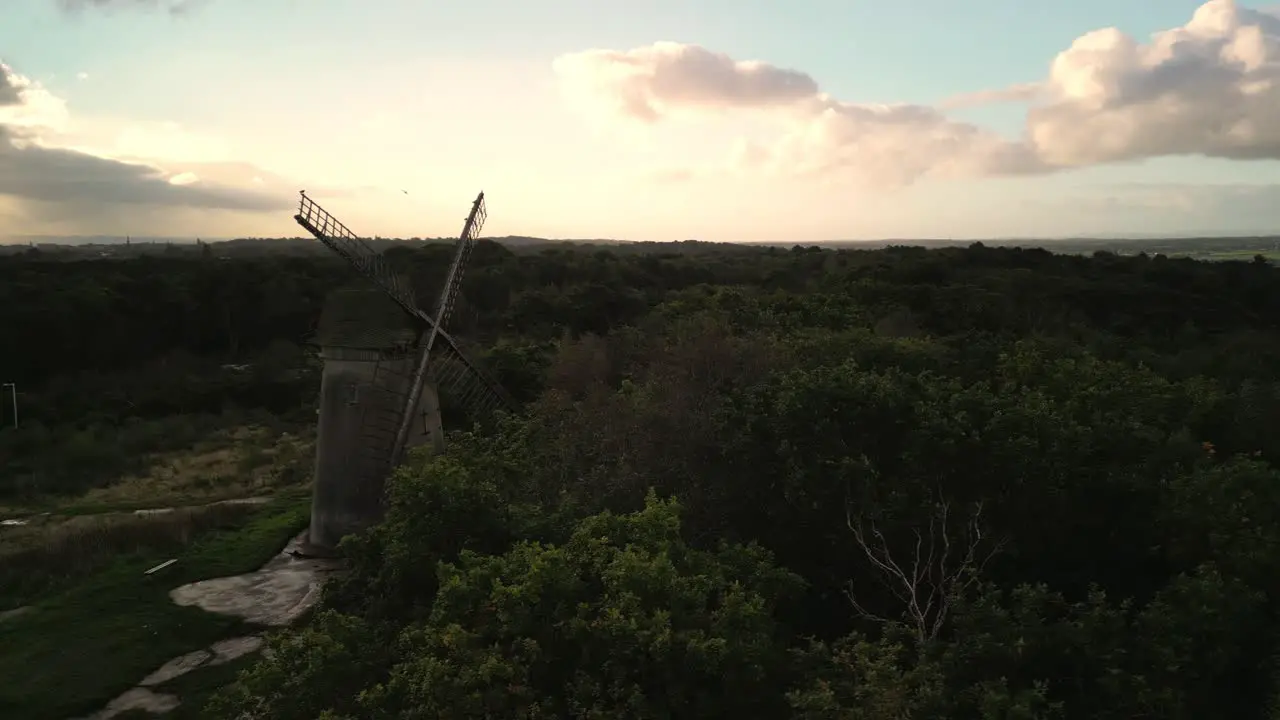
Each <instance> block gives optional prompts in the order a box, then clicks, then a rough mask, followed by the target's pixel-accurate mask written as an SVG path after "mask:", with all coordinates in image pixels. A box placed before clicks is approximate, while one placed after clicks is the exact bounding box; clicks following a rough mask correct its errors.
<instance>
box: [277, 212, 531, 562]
mask: <svg viewBox="0 0 1280 720" xmlns="http://www.w3.org/2000/svg"><path fill="white" fill-rule="evenodd" d="M301 195H302V199H301V201H300V203H299V206H298V214H297V215H295V216H294V220H296V221H297V222H298V224H299V225H301V226H302V227H304V228H306V230H307V231H308V232H310V233H311V234H312V235H314V236H315V237H316V239H318V240H319V241H320V242H322V243H324V244H325V245H326V246H327V247H328V248H329V249H330V250H332V251H333V252H334V253H336V254H337V255H338V256H339V257H341V258H342V259H344V260H346V261H347V262H348V263H350V264H351V266H352V267H354V268H355V269H356V271H357V272H358V273H359V274H360V275H361V276H362V277H363V278H364V279H365V280H367V281H368V282H369V283H371V284H372V286H373V287H372V288H370V289H368V290H366V291H364V292H363V293H357V292H350V291H349V292H347V293H334V294H333V295H331V296H330V300H329V302H328V303H327V305H326V308H325V312H324V314H322V316H321V325H322V334H323V336H321V337H320V338H319V344H320V345H321V348H322V349H321V357H322V358H323V359H324V374H323V379H322V381H321V391H320V411H319V414H320V422H319V430H318V432H317V438H316V472H315V485H314V494H313V497H312V505H311V530H310V533H309V542H308V546H309V550H310V551H312V552H313V553H315V554H322V553H324V552H326V551H330V550H332V548H333V547H334V546H336V545H337V542H338V541H339V540H340V539H341V538H342V536H344V535H346V534H348V533H350V532H354V531H357V530H360V529H362V528H363V527H366V526H368V525H369V524H371V523H373V522H376V521H377V519H378V518H379V517H380V515H381V505H382V489H383V485H384V484H385V482H386V478H387V475H388V474H389V473H390V472H391V470H392V469H393V468H394V467H395V466H396V465H397V464H399V463H400V461H401V460H403V458H404V454H405V451H406V450H407V449H408V448H410V447H414V446H416V445H420V444H424V443H431V444H433V445H434V446H435V447H436V448H437V449H439V448H441V447H443V434H442V430H441V419H440V404H439V396H440V395H439V394H440V393H441V392H445V393H447V394H449V396H450V397H451V398H452V399H453V400H454V401H455V402H457V404H458V405H459V406H460V407H461V408H462V409H463V410H465V411H466V412H467V413H468V414H469V415H470V416H471V417H473V418H476V417H481V416H483V415H485V414H487V413H489V412H492V411H493V410H495V409H498V408H503V407H505V408H513V407H514V405H515V404H514V402H513V401H512V399H511V396H510V395H508V394H507V392H506V391H505V390H504V389H503V387H502V386H501V385H499V384H498V382H497V381H496V380H494V379H493V378H492V377H491V376H490V375H489V374H487V373H486V372H485V371H484V370H483V369H482V368H481V367H480V366H479V365H478V364H476V363H475V362H474V361H473V360H472V359H471V358H470V357H469V356H468V355H467V354H466V353H465V352H464V351H463V350H462V348H460V347H459V345H458V342H457V341H456V340H455V339H454V338H453V336H451V335H450V334H449V333H448V332H447V331H446V330H445V326H446V325H447V323H448V321H449V317H450V315H451V314H452V312H453V306H454V304H455V302H456V300H457V296H458V289H459V288H460V287H461V284H462V275H463V270H464V268H465V267H466V262H467V259H468V257H470V255H471V250H472V248H473V247H474V245H475V239H476V237H477V236H478V235H479V234H480V228H481V226H483V224H484V220H485V217H486V211H485V205H484V193H480V194H479V195H477V196H476V199H475V202H473V203H472V205H471V212H470V213H469V214H468V215H467V219H466V222H465V224H464V225H463V227H462V233H461V235H459V237H458V242H457V247H456V250H455V251H454V256H453V263H452V264H451V265H450V267H449V272H448V275H446V277H445V281H444V286H443V288H442V289H441V292H440V299H439V302H438V303H437V306H436V308H435V313H434V315H432V314H428V313H427V312H426V311H425V310H423V309H422V308H420V307H419V306H418V302H417V299H416V294H415V293H414V292H413V289H412V285H411V283H410V282H409V281H408V280H407V279H405V278H403V277H401V276H399V275H397V274H396V273H395V271H394V270H393V268H392V267H391V265H390V264H389V263H388V262H387V259H386V258H385V257H384V256H382V255H381V254H379V253H378V252H377V251H376V250H374V249H373V248H372V247H371V246H370V245H369V244H368V243H366V242H365V241H363V240H361V239H360V237H359V236H357V235H356V234H355V233H353V232H352V231H351V230H350V229H348V228H347V226H346V225H343V224H342V223H341V222H340V221H339V220H338V219H337V218H335V217H334V216H333V215H331V214H329V212H327V211H326V210H325V209H324V208H322V207H320V206H319V205H317V204H316V203H315V201H313V200H312V199H311V198H310V197H308V196H307V194H306V191H305V190H304V191H303V192H302V193H301Z"/></svg>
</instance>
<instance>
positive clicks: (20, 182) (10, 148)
mask: <svg viewBox="0 0 1280 720" xmlns="http://www.w3.org/2000/svg"><path fill="white" fill-rule="evenodd" d="M66 121H67V115H66V112H65V103H62V102H61V101H60V100H58V99H57V98H54V97H53V96H52V95H50V94H49V93H48V92H47V91H46V90H44V89H43V88H41V87H40V86H39V85H38V84H36V83H33V82H32V81H31V80H29V79H28V78H25V77H23V76H21V75H18V74H17V73H16V72H14V71H13V70H12V69H10V68H9V67H8V66H6V65H3V64H0V195H3V196H8V197H10V198H14V199H17V200H19V201H27V202H38V203H43V204H45V205H55V206H57V207H58V208H61V211H62V212H63V213H64V214H65V215H66V216H69V217H82V216H87V215H89V214H91V213H88V212H87V210H86V209H90V208H101V207H102V206H104V205H116V204H132V205H150V206H157V207H168V208H205V209H221V210H233V211H234V210H239V211H254V212H260V211H270V210H280V209H284V208H286V207H288V206H289V205H290V202H289V199H288V198H287V196H285V195H284V194H283V193H281V192H279V188H277V189H275V191H272V192H267V191H264V190H262V189H260V188H255V189H250V188H251V183H250V182H249V178H252V177H261V176H265V175H267V174H266V173H264V172H263V171H261V170H259V169H256V168H252V167H251V166H236V165H235V164H228V163H223V164H203V165H202V164H193V163H184V164H175V167H173V168H167V167H163V166H164V165H165V163H164V162H162V161H160V162H143V161H135V162H125V161H122V160H120V159H118V158H111V157H103V156H101V155H98V154H94V153H90V152H85V151H83V150H79V149H73V148H69V147H56V146H52V145H50V144H49V143H48V142H47V137H57V136H58V132H57V128H58V127H59V126H65V125H66ZM204 168H208V169H209V170H210V171H211V172H210V173H209V174H210V175H213V176H215V177H216V176H218V175H221V176H222V177H233V176H238V178H237V179H240V180H242V181H241V182H238V183H236V184H234V185H233V184H224V183H219V182H209V181H208V180H207V179H206V178H205V173H204ZM46 209H48V208H46Z"/></svg>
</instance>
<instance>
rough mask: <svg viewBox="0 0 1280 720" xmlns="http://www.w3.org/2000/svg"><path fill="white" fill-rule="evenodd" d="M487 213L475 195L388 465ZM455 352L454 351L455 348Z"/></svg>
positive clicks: (404, 437)
mask: <svg viewBox="0 0 1280 720" xmlns="http://www.w3.org/2000/svg"><path fill="white" fill-rule="evenodd" d="M486 215H487V212H486V211H485V208H484V193H483V192H482V193H480V194H479V195H477V196H476V200H475V202H474V203H472V204H471V212H470V214H468V215H467V220H466V223H464V224H463V226H462V234H461V235H459V236H458V248H457V250H456V251H455V252H454V256H453V263H452V264H451V265H449V274H448V275H447V276H445V281H444V288H443V289H442V290H441V291H440V306H439V308H438V309H437V311H436V317H435V320H433V321H432V323H431V325H430V328H431V329H430V330H429V331H428V333H427V339H426V342H424V343H422V346H421V347H420V348H418V361H417V363H416V364H415V366H414V372H413V379H412V384H411V385H410V386H409V399H408V401H407V403H406V405H405V411H404V415H402V416H401V418H400V426H399V428H398V429H397V430H396V438H395V443H394V444H393V445H392V446H391V462H393V463H394V462H397V461H398V460H399V459H400V457H401V456H402V455H403V454H404V448H405V443H406V442H407V441H408V439H409V425H410V423H412V422H413V416H414V413H415V411H416V410H417V405H418V402H419V400H420V399H421V398H422V384H423V383H424V382H426V378H427V373H428V372H429V366H430V363H431V349H432V346H434V345H435V343H436V338H437V337H439V336H440V333H441V332H442V331H443V330H444V325H445V323H447V322H449V315H450V314H452V311H453V302H454V300H455V299H456V298H457V295H458V288H459V287H460V286H461V285H462V271H463V268H464V267H465V266H466V262H467V258H468V257H469V256H470V255H471V247H472V246H473V245H475V241H476V236H477V235H479V234H480V228H481V227H482V226H483V225H484V220H485V216H486ZM455 349H456V348H455ZM480 399H482V398H471V397H470V395H469V394H468V395H467V396H466V397H464V399H463V402H464V403H466V402H468V400H470V401H471V402H476V401H478V400H480Z"/></svg>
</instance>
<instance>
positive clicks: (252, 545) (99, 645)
mask: <svg viewBox="0 0 1280 720" xmlns="http://www.w3.org/2000/svg"><path fill="white" fill-rule="evenodd" d="M161 517H162V516H161ZM306 523H307V506H306V503H305V501H304V500H302V499H300V498H298V497H297V496H294V497H290V498H285V499H276V500H273V501H272V502H270V503H268V504H266V505H262V506H258V507H253V508H252V509H251V510H250V511H249V512H248V513H247V516H246V517H245V518H244V519H243V524H242V525H241V527H239V528H222V529H214V530H210V531H208V532H205V533H203V534H200V535H198V536H196V537H194V539H193V540H192V541H191V542H190V544H189V545H187V546H186V547H185V549H183V550H181V551H180V552H178V553H176V554H170V553H169V552H156V551H154V550H143V551H140V552H135V553H132V554H129V555H127V556H119V557H115V558H113V559H112V560H111V561H110V563H109V564H108V565H106V566H105V567H103V568H101V569H100V570H98V571H97V572H95V573H94V574H93V575H92V576H90V577H88V578H85V579H83V580H81V581H80V582H78V583H77V584H76V586H75V587H73V588H71V589H68V590H65V591H63V592H61V593H59V594H57V595H54V596H53V597H50V598H48V599H46V600H43V601H41V602H38V603H36V604H35V606H34V607H33V608H32V610H31V611H29V612H26V613H24V614H22V615H19V616H17V617H14V618H10V619H8V620H4V621H2V622H0V648H3V651H0V717H6V718H8V717H13V718H23V719H24V720H43V719H44V718H50V719H54V718H57V719H59V720H60V719H61V718H66V717H73V716H77V715H83V714H88V713H91V712H94V711H96V710H98V709H99V708H100V707H101V706H103V705H104V704H105V703H107V702H108V701H109V700H111V698H113V697H115V696H116V695H118V694H119V693H121V692H124V691H125V690H128V689H129V688H131V687H133V686H134V685H135V684H136V683H137V682H138V681H139V680H140V679H142V678H143V677H144V676H145V675H146V674H147V673H149V672H151V671H152V670H154V669H156V668H157V667H159V666H160V665H162V664H163V663H165V662H166V661H168V660H169V659H171V658H173V657H175V656H178V655H181V654H183V653H187V652H191V651H193V650H198V649H200V648H204V647H207V646H208V645H210V644H211V643H213V642H215V641H217V640H220V639H223V638H226V637H231V636H233V635H240V634H249V633H252V632H255V631H258V630H260V629H259V628H255V627H252V626H250V625H248V624H247V623H245V622H243V621H241V620H238V619H236V618H230V617H223V616H219V615H214V614H211V613H206V612H204V611H203V610H200V609H198V608H194V607H179V606H177V605H175V604H173V602H172V601H171V600H170V599H169V591H170V590H172V589H173V588H175V587H178V586H180V585H184V584H187V583H190V582H195V581H197V580H203V579H207V578H212V577H220V576H224V575H236V574H240V573H245V572H249V571H252V570H255V569H257V568H258V567H260V566H261V565H263V564H264V563H265V562H266V561H267V560H269V559H270V558H271V557H272V556H273V555H275V554H276V553H277V552H279V550H280V549H281V548H282V547H284V545H285V543H287V542H288V540H289V538H291V537H293V536H294V535H296V534H297V533H298V532H300V531H301V530H302V528H304V527H305V526H306ZM174 556H176V557H177V558H178V562H177V563H175V564H174V565H171V566H170V567H168V568H166V569H164V570H161V571H159V572H157V573H156V574H154V575H151V576H147V575H143V572H144V571H145V570H147V569H148V568H150V567H152V566H153V565H155V564H157V563H159V562H161V561H164V560H167V559H169V558H170V557H174ZM196 672H200V671H196ZM215 679H216V678H215ZM192 680H193V681H194V680H195V678H192Z"/></svg>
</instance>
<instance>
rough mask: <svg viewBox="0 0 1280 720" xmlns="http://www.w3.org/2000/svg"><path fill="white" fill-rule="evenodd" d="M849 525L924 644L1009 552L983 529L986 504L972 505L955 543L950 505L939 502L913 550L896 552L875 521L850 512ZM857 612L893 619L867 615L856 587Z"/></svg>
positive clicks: (850, 592)
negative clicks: (995, 560)
mask: <svg viewBox="0 0 1280 720" xmlns="http://www.w3.org/2000/svg"><path fill="white" fill-rule="evenodd" d="M846 522H847V523H848V526H849V529H850V530H851V531H852V532H853V537H854V539H855V540H856V541H857V543H858V547H860V548H861V549H862V552H863V553H864V554H866V556H867V559H868V560H870V561H871V564H872V566H873V567H875V569H876V571H877V575H878V577H879V579H880V580H881V582H882V583H883V584H884V585H885V587H887V588H888V590H889V592H890V593H892V595H893V596H894V597H895V598H896V599H897V600H899V601H900V602H901V603H902V605H903V608H902V614H901V616H900V617H901V619H903V620H905V621H906V622H907V623H908V624H909V625H911V626H912V627H913V628H914V629H915V632H916V637H917V639H918V640H920V641H921V642H923V641H925V640H930V639H933V638H935V637H937V636H938V633H939V632H941V631H942V628H943V626H944V624H945V623H946V620H947V616H948V615H949V614H950V612H951V607H952V605H953V603H954V602H955V601H956V599H958V598H960V597H961V596H962V595H963V594H964V592H965V591H966V590H967V589H968V588H969V587H970V586H971V585H973V584H974V583H976V582H978V580H979V578H980V577H981V575H982V570H983V568H985V567H986V565H987V563H988V562H989V561H990V560H991V558H992V557H994V556H995V555H996V554H997V553H998V552H1000V550H1001V549H1002V548H1003V547H1004V541H1003V540H998V541H995V540H992V539H991V538H990V537H988V534H987V532H986V529H985V528H984V527H983V518H982V503H981V502H976V503H974V504H973V506H972V510H971V512H970V513H969V516H968V518H967V519H966V520H965V521H964V522H963V524H962V529H960V530H959V533H960V534H961V535H962V537H960V538H957V539H956V540H954V541H953V539H952V525H953V524H954V522H955V518H953V517H952V515H951V504H950V503H949V502H948V501H947V500H945V499H943V498H941V497H940V499H939V500H938V501H937V502H936V503H934V506H933V512H932V514H931V515H930V516H929V523H928V527H927V528H925V529H924V530H923V531H922V530H921V528H919V527H916V528H913V529H912V533H913V534H914V535H915V543H914V547H912V548H911V549H910V550H906V549H905V548H902V547H899V548H897V553H896V554H895V552H894V551H893V550H892V549H891V548H890V542H889V540H888V539H887V538H886V537H885V535H884V533H883V532H881V530H880V528H878V527H876V524H875V522H874V521H864V519H863V518H861V517H859V518H856V519H855V518H854V516H853V514H852V512H846ZM846 595H847V596H848V598H849V601H850V602H851V603H853V607H854V610H855V611H856V612H857V613H858V614H859V615H860V616H862V617H863V618H866V619H868V620H873V621H876V622H881V623H889V622H895V620H894V619H893V618H891V617H887V616H885V615H877V614H875V613H872V612H870V611H868V610H867V609H866V608H865V607H864V606H863V604H862V603H861V602H859V600H858V599H857V597H856V596H855V594H854V589H853V586H852V583H851V584H850V587H849V589H848V590H847V591H846Z"/></svg>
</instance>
